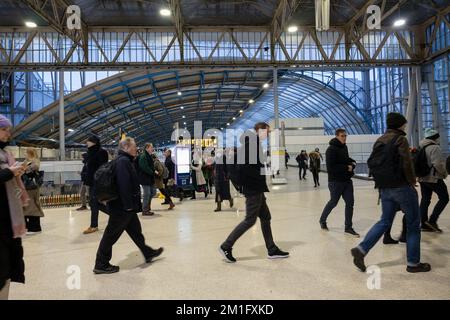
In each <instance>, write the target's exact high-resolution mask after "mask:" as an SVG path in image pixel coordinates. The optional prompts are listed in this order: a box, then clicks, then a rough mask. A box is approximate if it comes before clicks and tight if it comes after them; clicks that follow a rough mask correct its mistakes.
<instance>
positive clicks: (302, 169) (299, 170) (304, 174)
mask: <svg viewBox="0 0 450 320" xmlns="http://www.w3.org/2000/svg"><path fill="white" fill-rule="evenodd" d="M307 169H308V168H307V167H298V176H299V178H300V180H302V177H303V179H305V177H306V170H307ZM302 172H303V174H302Z"/></svg>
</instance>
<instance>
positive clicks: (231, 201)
mask: <svg viewBox="0 0 450 320" xmlns="http://www.w3.org/2000/svg"><path fill="white" fill-rule="evenodd" d="M233 206H234V199H233V198H231V199H230V208H233Z"/></svg>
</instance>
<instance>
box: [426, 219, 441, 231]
mask: <svg viewBox="0 0 450 320" xmlns="http://www.w3.org/2000/svg"><path fill="white" fill-rule="evenodd" d="M425 225H426V226H427V227H428V228H430V229H431V230H433V231H434V232H439V233H442V230H441V229H440V228H439V226H438V224H437V223H436V222H429V221H427V222H425Z"/></svg>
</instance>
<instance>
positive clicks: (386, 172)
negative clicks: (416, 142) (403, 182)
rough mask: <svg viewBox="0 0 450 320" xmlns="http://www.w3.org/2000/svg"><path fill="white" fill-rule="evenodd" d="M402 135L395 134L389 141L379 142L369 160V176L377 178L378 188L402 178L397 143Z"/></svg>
mask: <svg viewBox="0 0 450 320" xmlns="http://www.w3.org/2000/svg"><path fill="white" fill-rule="evenodd" d="M399 137H400V136H399V135H398V136H395V137H394V138H393V139H392V140H391V141H390V142H389V143H387V144H384V143H382V142H377V143H375V145H374V146H373V150H372V153H371V154H370V157H369V159H368V160H367V166H368V167H369V176H371V177H373V179H374V180H375V187H376V188H389V187H391V186H392V185H393V184H395V183H396V182H398V180H400V179H401V176H400V175H401V170H400V169H401V168H399V163H400V155H399V153H398V148H396V146H395V143H396V142H397V140H398V138H399Z"/></svg>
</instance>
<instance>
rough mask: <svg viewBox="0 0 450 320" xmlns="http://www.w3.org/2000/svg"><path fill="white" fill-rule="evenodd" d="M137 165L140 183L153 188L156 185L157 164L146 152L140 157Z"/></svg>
mask: <svg viewBox="0 0 450 320" xmlns="http://www.w3.org/2000/svg"><path fill="white" fill-rule="evenodd" d="M137 164H138V165H137V171H138V176H139V183H140V184H141V185H143V186H153V185H154V184H155V164H154V161H153V157H152V156H151V155H149V154H148V152H147V151H145V150H144V152H143V153H142V154H141V155H140V156H138V159H137Z"/></svg>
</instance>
